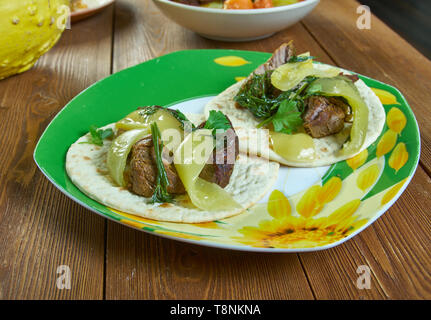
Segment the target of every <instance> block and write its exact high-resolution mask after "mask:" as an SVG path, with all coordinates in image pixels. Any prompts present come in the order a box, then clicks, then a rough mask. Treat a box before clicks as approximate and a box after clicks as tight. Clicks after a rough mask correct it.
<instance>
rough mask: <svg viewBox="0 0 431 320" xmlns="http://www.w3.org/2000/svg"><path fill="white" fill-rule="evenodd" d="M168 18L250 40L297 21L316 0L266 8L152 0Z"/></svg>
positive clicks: (208, 33)
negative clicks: (219, 7) (228, 6)
mask: <svg viewBox="0 0 431 320" xmlns="http://www.w3.org/2000/svg"><path fill="white" fill-rule="evenodd" d="M153 1H154V3H155V4H156V5H157V7H158V8H159V9H160V10H161V11H162V12H163V14H164V15H166V16H167V17H168V18H169V19H172V20H173V21H175V22H176V23H178V24H179V25H181V26H183V27H185V28H187V29H190V30H192V31H194V32H196V33H198V34H200V35H201V36H203V37H206V38H210V39H214V40H224V41H249V40H257V39H262V38H266V37H269V36H270V35H272V34H274V33H275V32H277V31H280V30H283V29H285V28H287V27H290V26H291V25H293V24H295V23H297V22H298V21H299V20H301V19H302V18H304V17H305V16H306V15H307V14H309V13H310V12H311V11H312V10H313V9H314V7H315V6H316V5H317V4H318V3H319V0H305V1H301V2H298V3H295V4H291V5H287V6H281V7H274V8H268V9H251V10H224V9H212V8H205V7H196V6H190V5H185V4H181V3H177V2H173V1H170V0H153Z"/></svg>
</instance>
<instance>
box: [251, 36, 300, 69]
mask: <svg viewBox="0 0 431 320" xmlns="http://www.w3.org/2000/svg"><path fill="white" fill-rule="evenodd" d="M293 53H294V48H293V45H292V44H291V43H283V44H282V45H281V46H280V47H278V48H277V49H276V50H275V51H274V53H273V54H272V56H271V58H269V59H268V60H267V61H266V62H265V63H264V64H262V65H260V66H259V67H257V69H256V70H254V72H253V73H252V74H251V76H252V75H253V74H264V73H265V72H266V71H270V70H275V69H277V68H278V67H279V66H281V65H283V64H285V63H287V61H289V60H290V58H292V56H293Z"/></svg>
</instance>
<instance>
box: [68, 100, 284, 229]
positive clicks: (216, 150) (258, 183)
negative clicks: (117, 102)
mask: <svg viewBox="0 0 431 320" xmlns="http://www.w3.org/2000/svg"><path fill="white" fill-rule="evenodd" d="M189 119H190V120H189ZM278 168H279V164H278V163H276V162H269V161H267V160H265V159H261V158H257V157H250V156H247V155H244V154H241V153H240V152H239V149H238V137H237V135H236V132H235V130H234V129H233V127H232V124H231V122H230V120H229V118H227V117H226V116H225V115H224V114H223V113H221V112H219V111H218V112H215V111H214V112H211V113H210V115H209V117H208V119H207V120H206V121H204V117H203V115H194V114H190V115H187V116H186V115H184V114H183V113H181V112H180V111H178V110H172V109H168V108H164V107H160V106H148V107H143V108H139V109H138V110H136V111H135V112H133V113H131V114H129V115H128V116H126V117H125V118H124V119H121V120H120V121H118V122H116V123H113V124H109V125H107V126H104V127H102V128H95V127H92V128H90V132H89V133H87V134H86V135H84V136H82V137H81V138H79V139H78V140H77V141H76V142H75V143H74V144H72V145H71V147H70V148H69V150H68V152H67V155H66V171H67V173H68V175H69V177H70V179H71V180H72V182H73V183H74V184H75V185H76V186H77V187H78V188H79V189H80V190H81V191H82V192H84V193H85V194H86V195H88V196H89V197H91V198H92V199H94V200H96V201H98V202H100V203H102V204H104V205H106V206H108V207H110V208H113V209H116V210H119V211H122V212H126V213H130V214H134V215H138V216H142V217H145V218H149V219H155V220H163V221H171V222H187V223H199V222H207V221H213V220H218V219H223V218H226V217H230V216H233V215H236V214H239V213H241V212H244V210H246V209H247V208H249V207H251V206H252V205H254V204H255V203H256V202H258V201H259V200H260V199H261V198H262V197H263V196H264V195H265V193H266V192H267V191H268V190H269V188H270V187H271V186H272V184H273V183H274V182H275V180H276V179H277V174H278Z"/></svg>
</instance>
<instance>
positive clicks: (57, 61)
mask: <svg viewBox="0 0 431 320" xmlns="http://www.w3.org/2000/svg"><path fill="white" fill-rule="evenodd" d="M100 25H106V27H105V28H100V27H99V26H100ZM111 36H112V9H108V10H106V11H105V12H104V13H103V14H101V15H99V16H97V17H95V18H94V19H91V20H88V21H84V22H82V23H80V24H79V25H76V26H75V25H74V26H73V29H72V30H66V31H65V32H64V34H63V36H62V38H61V40H60V42H59V43H58V44H57V45H56V46H55V47H54V48H53V49H52V50H51V51H50V52H49V53H48V54H46V55H45V56H44V57H43V58H42V59H40V60H39V61H38V63H37V65H36V66H35V67H34V68H33V69H31V70H30V71H28V72H26V73H24V74H22V75H18V76H14V77H12V78H9V79H6V80H3V81H1V82H0V105H1V109H0V114H1V119H2V120H1V121H0V130H1V132H2V134H1V135H0V145H1V146H2V151H1V153H0V186H1V187H0V248H1V250H0V299H50V298H61V299H101V298H103V281H104V278H103V272H104V231H105V223H106V221H105V220H104V219H103V218H101V217H99V216H97V215H95V214H94V213H90V212H89V211H88V210H86V209H85V208H83V207H82V206H80V205H78V204H77V203H75V202H73V201H72V200H70V199H69V198H67V197H66V196H64V195H63V194H62V193H61V192H60V191H58V190H57V189H56V188H55V187H54V186H53V185H52V184H51V183H50V182H49V181H48V180H47V179H46V178H45V177H44V176H43V174H42V173H41V172H40V171H39V170H38V169H37V167H36V164H35V163H34V161H33V150H34V148H35V146H36V142H37V141H38V139H39V137H40V135H41V134H42V132H43V130H44V129H45V127H46V126H47V125H48V123H49V121H50V120H51V119H52V118H53V117H54V116H55V114H56V113H57V112H58V111H59V110H60V109H61V108H62V107H63V106H64V105H65V104H66V103H67V102H68V101H69V100H70V99H72V98H73V97H74V96H75V95H76V94H78V93H79V92H80V91H81V90H83V89H85V88H86V87H87V86H89V85H90V84H92V83H94V82H95V81H97V80H99V79H100V78H102V77H105V76H107V75H109V72H110V68H111V53H110V52H111ZM53 152H55V150H53ZM60 265H67V266H69V267H70V271H71V289H70V290H64V289H63V290H59V289H58V288H57V286H56V280H57V277H58V276H59V275H60V274H62V273H63V272H60V274H57V268H58V266H60Z"/></svg>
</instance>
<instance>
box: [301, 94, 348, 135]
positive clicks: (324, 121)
mask: <svg viewBox="0 0 431 320" xmlns="http://www.w3.org/2000/svg"><path fill="white" fill-rule="evenodd" d="M348 108H349V107H348V106H347V105H346V104H345V103H344V102H343V101H342V100H340V99H338V98H335V97H323V96H312V97H310V98H308V100H307V109H306V110H305V112H304V114H303V116H302V119H303V120H304V128H305V131H306V132H307V133H308V134H309V135H310V136H312V137H313V138H321V137H326V136H329V135H332V134H335V133H338V132H340V131H341V130H343V128H344V119H345V118H346V114H345V110H347V109H348Z"/></svg>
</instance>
